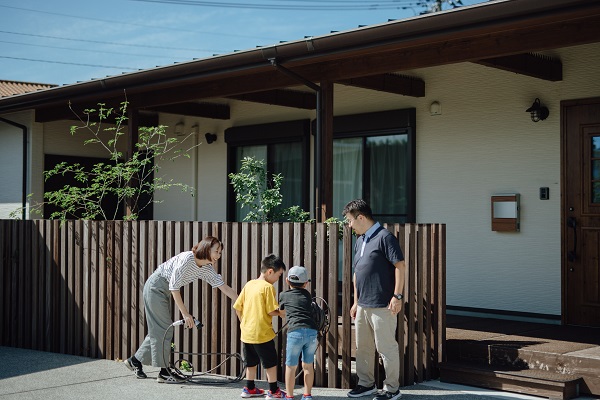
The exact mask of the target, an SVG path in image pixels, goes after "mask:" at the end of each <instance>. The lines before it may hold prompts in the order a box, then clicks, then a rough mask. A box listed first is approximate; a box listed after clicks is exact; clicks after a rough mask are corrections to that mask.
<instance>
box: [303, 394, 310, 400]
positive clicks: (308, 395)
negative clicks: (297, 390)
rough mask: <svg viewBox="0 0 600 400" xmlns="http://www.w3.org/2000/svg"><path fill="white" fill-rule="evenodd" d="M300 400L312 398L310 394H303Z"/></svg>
mask: <svg viewBox="0 0 600 400" xmlns="http://www.w3.org/2000/svg"><path fill="white" fill-rule="evenodd" d="M302 400H312V396H311V395H310V394H303V395H302Z"/></svg>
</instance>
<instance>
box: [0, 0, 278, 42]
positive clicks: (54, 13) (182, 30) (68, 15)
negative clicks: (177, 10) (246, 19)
mask: <svg viewBox="0 0 600 400" xmlns="http://www.w3.org/2000/svg"><path fill="white" fill-rule="evenodd" d="M0 7H4V8H12V9H13V10H21V11H29V12H35V13H40V14H47V15H58V16H60V17H68V18H75V19H86V20H88V21H97V22H106V23H110V24H121V25H128V26H129V25H130V26H139V27H142V28H152V29H162V30H168V31H176V32H191V33H201V34H203V35H216V36H231V37H243V38H253V39H262V40H271V39H270V38H266V37H261V36H250V35H238V34H235V33H222V32H207V31H196V30H193V29H184V28H171V27H167V26H157V25H145V24H138V23H135V22H130V21H128V22H125V21H117V20H112V19H102V18H92V17H84V16H80V15H71V14H62V13H57V12H51V11H42V10H34V9H31V8H23V7H14V6H6V5H3V4H0Z"/></svg>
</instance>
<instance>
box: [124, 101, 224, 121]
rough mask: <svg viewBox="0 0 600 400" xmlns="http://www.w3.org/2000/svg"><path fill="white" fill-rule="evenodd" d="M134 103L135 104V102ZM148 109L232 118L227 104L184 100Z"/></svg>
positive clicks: (194, 115)
mask: <svg viewBox="0 0 600 400" xmlns="http://www.w3.org/2000/svg"><path fill="white" fill-rule="evenodd" d="M132 105H133V106H135V104H132ZM146 109H147V110H149V111H155V112H161V113H169V114H179V115H186V116H190V117H201V118H211V119H225V120H226V119H229V118H230V112H229V106H228V105H227V104H217V103H206V102H201V103H194V102H184V103H174V104H165V105H161V106H155V107H148V108H146Z"/></svg>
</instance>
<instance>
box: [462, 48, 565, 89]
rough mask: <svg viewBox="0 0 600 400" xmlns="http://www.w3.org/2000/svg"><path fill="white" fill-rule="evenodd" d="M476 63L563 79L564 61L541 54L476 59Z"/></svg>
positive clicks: (547, 78)
mask: <svg viewBox="0 0 600 400" xmlns="http://www.w3.org/2000/svg"><path fill="white" fill-rule="evenodd" d="M474 63H476V64H480V65H485V66H486V67H492V68H498V69H501V70H503V71H509V72H514V73H517V74H521V75H527V76H532V77H534V78H539V79H544V80H547V81H552V82H556V81H562V63H561V62H560V60H557V59H554V58H550V57H547V56H543V55H540V54H531V53H526V54H516V55H514V56H505V57H495V58H486V59H482V60H478V61H474Z"/></svg>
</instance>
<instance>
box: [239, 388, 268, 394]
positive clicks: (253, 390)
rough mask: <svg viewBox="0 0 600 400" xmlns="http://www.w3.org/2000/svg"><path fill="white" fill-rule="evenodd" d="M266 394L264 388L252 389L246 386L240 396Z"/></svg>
mask: <svg viewBox="0 0 600 400" xmlns="http://www.w3.org/2000/svg"><path fill="white" fill-rule="evenodd" d="M264 395H265V391H264V390H262V389H259V388H257V387H255V388H254V389H252V390H250V389H248V388H247V387H245V386H244V388H243V389H242V394H241V395H240V396H242V397H262V396H264Z"/></svg>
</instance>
